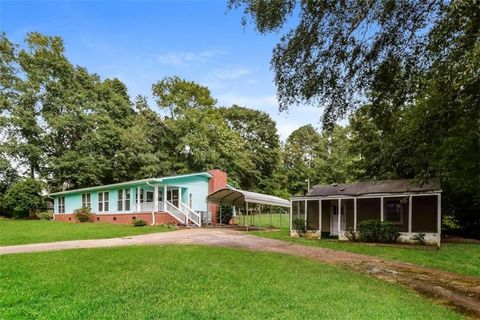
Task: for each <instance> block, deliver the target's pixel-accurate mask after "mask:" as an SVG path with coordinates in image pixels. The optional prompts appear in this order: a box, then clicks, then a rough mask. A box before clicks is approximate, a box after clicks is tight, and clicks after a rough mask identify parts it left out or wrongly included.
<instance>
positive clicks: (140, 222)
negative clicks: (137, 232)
mask: <svg viewBox="0 0 480 320" xmlns="http://www.w3.org/2000/svg"><path fill="white" fill-rule="evenodd" d="M132 224H133V226H134V227H144V226H146V225H147V221H145V220H142V219H140V220H132Z"/></svg>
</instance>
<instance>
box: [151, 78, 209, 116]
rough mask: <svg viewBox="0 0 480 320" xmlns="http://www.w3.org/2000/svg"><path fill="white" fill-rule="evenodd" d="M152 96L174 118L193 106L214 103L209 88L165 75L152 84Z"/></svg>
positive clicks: (207, 105) (206, 105)
mask: <svg viewBox="0 0 480 320" xmlns="http://www.w3.org/2000/svg"><path fill="white" fill-rule="evenodd" d="M152 91H153V96H154V98H155V100H156V102H157V105H158V107H159V108H160V109H161V110H164V109H168V110H169V112H170V117H171V118H172V119H174V118H176V117H177V116H178V115H179V114H185V112H186V111H187V110H190V109H193V108H205V107H213V106H214V105H215V103H216V101H215V99H213V98H212V96H211V93H210V90H209V89H208V88H207V87H204V86H201V85H199V84H197V83H195V82H193V81H187V80H184V79H181V78H179V77H166V78H164V79H162V80H160V81H158V82H157V83H155V84H153V86H152Z"/></svg>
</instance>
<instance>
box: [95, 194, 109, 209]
mask: <svg viewBox="0 0 480 320" xmlns="http://www.w3.org/2000/svg"><path fill="white" fill-rule="evenodd" d="M109 198H110V194H109V192H108V191H104V192H99V193H98V212H108V210H109V202H110V201H109V200H110V199H109Z"/></svg>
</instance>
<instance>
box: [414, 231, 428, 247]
mask: <svg viewBox="0 0 480 320" xmlns="http://www.w3.org/2000/svg"><path fill="white" fill-rule="evenodd" d="M411 240H413V241H415V242H416V243H418V244H421V245H422V246H423V245H425V244H426V241H425V233H417V234H416V235H414V236H413V237H412V238H411Z"/></svg>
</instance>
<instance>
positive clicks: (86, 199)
mask: <svg viewBox="0 0 480 320" xmlns="http://www.w3.org/2000/svg"><path fill="white" fill-rule="evenodd" d="M82 207H83V208H89V209H91V208H92V205H91V202H90V193H82Z"/></svg>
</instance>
